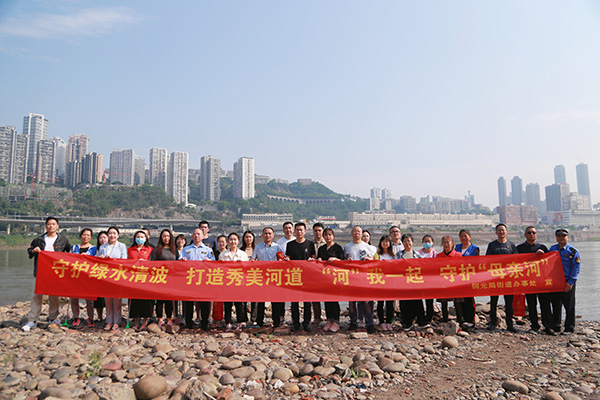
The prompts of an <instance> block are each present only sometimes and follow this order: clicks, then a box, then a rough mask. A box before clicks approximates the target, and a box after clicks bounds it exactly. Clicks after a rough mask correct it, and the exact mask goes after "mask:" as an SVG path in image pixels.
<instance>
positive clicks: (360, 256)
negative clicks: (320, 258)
mask: <svg viewBox="0 0 600 400" xmlns="http://www.w3.org/2000/svg"><path fill="white" fill-rule="evenodd" d="M344 254H345V255H346V259H347V260H372V259H373V255H374V253H373V249H372V246H369V245H368V244H367V243H365V242H363V241H362V228H361V227H360V226H355V227H353V228H352V242H350V243H348V244H346V245H345V246H344ZM348 304H349V306H350V310H349V311H350V326H349V327H348V330H351V331H352V330H356V328H358V325H357V322H358V313H357V307H356V306H357V304H356V302H355V301H350V302H349V303H348ZM358 307H360V308H361V310H362V313H363V315H364V316H365V325H366V326H367V333H375V327H374V326H373V305H372V303H371V302H367V301H359V302H358Z"/></svg>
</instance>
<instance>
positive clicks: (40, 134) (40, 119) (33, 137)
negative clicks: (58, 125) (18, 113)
mask: <svg viewBox="0 0 600 400" xmlns="http://www.w3.org/2000/svg"><path fill="white" fill-rule="evenodd" d="M23 135H28V136H29V149H28V150H27V174H35V173H36V171H37V168H36V163H37V159H38V157H37V150H38V142H39V141H40V140H46V139H47V138H48V120H47V119H45V118H44V116H43V115H42V114H29V115H26V116H25V117H23Z"/></svg>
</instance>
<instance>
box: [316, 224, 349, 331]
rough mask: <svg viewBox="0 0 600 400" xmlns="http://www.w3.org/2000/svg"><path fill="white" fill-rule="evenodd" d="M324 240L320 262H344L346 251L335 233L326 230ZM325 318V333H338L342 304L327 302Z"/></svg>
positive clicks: (318, 256) (319, 256)
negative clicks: (337, 241) (337, 240)
mask: <svg viewBox="0 0 600 400" xmlns="http://www.w3.org/2000/svg"><path fill="white" fill-rule="evenodd" d="M323 239H325V244H324V245H323V246H321V247H319V252H318V253H317V259H318V260H319V261H336V260H343V259H344V258H345V257H344V249H343V248H342V246H340V245H339V244H337V243H336V242H335V232H334V231H333V229H331V228H326V229H325V230H324V231H323ZM325 317H326V318H327V323H326V324H325V326H324V327H323V330H324V331H326V332H327V331H329V332H334V333H335V332H337V331H339V330H340V303H339V302H337V301H326V302H325Z"/></svg>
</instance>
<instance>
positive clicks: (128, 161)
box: [110, 149, 135, 186]
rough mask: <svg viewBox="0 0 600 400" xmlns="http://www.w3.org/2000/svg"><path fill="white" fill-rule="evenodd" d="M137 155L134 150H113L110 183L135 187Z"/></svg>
mask: <svg viewBox="0 0 600 400" xmlns="http://www.w3.org/2000/svg"><path fill="white" fill-rule="evenodd" d="M134 176H135V153H134V151H133V150H132V149H119V150H113V151H112V153H110V183H115V182H121V183H122V184H123V185H126V186H133V178H134Z"/></svg>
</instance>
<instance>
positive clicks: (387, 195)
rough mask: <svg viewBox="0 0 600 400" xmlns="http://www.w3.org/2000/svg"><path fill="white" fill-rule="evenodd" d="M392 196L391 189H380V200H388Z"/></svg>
mask: <svg viewBox="0 0 600 400" xmlns="http://www.w3.org/2000/svg"><path fill="white" fill-rule="evenodd" d="M391 198H392V191H391V190H390V189H387V188H383V189H381V200H390V199H391Z"/></svg>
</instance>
